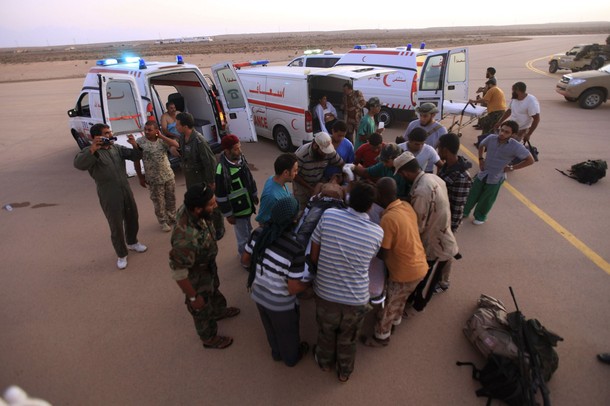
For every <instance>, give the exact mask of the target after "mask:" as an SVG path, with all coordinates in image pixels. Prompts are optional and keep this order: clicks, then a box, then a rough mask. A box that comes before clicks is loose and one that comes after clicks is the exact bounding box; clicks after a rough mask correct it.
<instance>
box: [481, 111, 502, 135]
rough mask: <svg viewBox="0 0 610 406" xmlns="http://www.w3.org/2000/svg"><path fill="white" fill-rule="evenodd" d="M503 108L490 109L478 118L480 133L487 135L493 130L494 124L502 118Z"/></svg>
mask: <svg viewBox="0 0 610 406" xmlns="http://www.w3.org/2000/svg"><path fill="white" fill-rule="evenodd" d="M504 111H505V110H498V111H492V112H491V113H488V114H487V115H485V116H483V117H481V118H480V119H479V126H480V127H481V133H482V134H483V135H487V134H490V133H492V132H493V129H494V125H496V123H497V122H498V120H500V119H501V118H502V115H504Z"/></svg>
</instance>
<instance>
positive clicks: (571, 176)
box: [555, 168, 578, 180]
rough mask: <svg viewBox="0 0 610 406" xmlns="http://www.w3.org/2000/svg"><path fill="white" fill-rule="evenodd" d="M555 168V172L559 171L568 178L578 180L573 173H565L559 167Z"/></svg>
mask: <svg viewBox="0 0 610 406" xmlns="http://www.w3.org/2000/svg"><path fill="white" fill-rule="evenodd" d="M555 170H556V171H557V172H559V173H561V174H563V175H565V176H567V177H568V178H572V179H576V180H578V178H577V177H576V176H574V175H568V174H567V173H565V172H564V171H562V170H561V169H557V168H555Z"/></svg>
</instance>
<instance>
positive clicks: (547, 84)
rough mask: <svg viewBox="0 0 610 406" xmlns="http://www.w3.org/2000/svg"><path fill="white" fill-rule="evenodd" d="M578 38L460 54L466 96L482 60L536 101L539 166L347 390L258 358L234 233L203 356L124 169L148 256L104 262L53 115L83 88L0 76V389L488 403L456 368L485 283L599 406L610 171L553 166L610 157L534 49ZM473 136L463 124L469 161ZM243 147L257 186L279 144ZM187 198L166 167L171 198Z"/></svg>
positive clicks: (560, 382)
mask: <svg viewBox="0 0 610 406" xmlns="http://www.w3.org/2000/svg"><path fill="white" fill-rule="evenodd" d="M589 41H603V36H601V35H600V36H560V37H537V38H534V39H532V40H528V41H522V42H513V43H506V44H492V45H481V46H473V47H470V89H471V93H473V92H474V89H476V88H477V87H478V86H479V85H481V84H482V83H483V82H484V73H485V68H486V67H487V66H495V67H496V69H497V70H498V72H497V78H498V85H499V86H500V87H501V88H502V89H503V90H504V92H505V93H506V95H507V96H508V95H509V93H510V87H511V85H512V83H514V82H516V81H524V82H526V83H527V85H528V91H529V92H530V93H532V94H534V95H535V96H537V97H538V99H539V101H540V103H541V108H542V115H541V117H542V122H541V124H540V126H539V128H538V129H537V130H536V132H535V133H534V136H533V138H532V141H533V143H534V144H535V145H536V146H537V147H538V148H539V150H540V162H538V163H536V164H535V165H534V166H532V167H529V168H527V169H524V170H523V171H518V172H515V173H511V174H510V175H509V179H508V183H509V184H510V185H511V186H512V187H513V188H514V189H515V190H516V191H518V192H520V193H521V194H522V196H523V197H524V198H525V200H523V199H521V200H519V199H517V198H516V197H515V194H513V193H511V190H509V189H508V188H503V190H502V191H501V192H500V196H499V198H498V201H497V203H496V205H495V207H494V208H493V210H492V212H491V214H490V218H489V221H488V222H487V223H486V224H485V225H483V226H474V225H472V224H470V223H465V224H464V225H463V226H462V227H461V228H460V230H459V232H458V235H457V238H458V243H459V245H460V251H461V253H462V255H463V256H464V258H463V259H462V260H460V261H459V262H457V263H456V264H455V266H454V270H453V280H452V285H451V288H450V290H449V291H448V292H447V293H444V294H441V295H437V296H435V297H434V298H433V300H432V301H431V302H430V304H429V305H428V307H427V309H426V311H425V312H424V313H422V314H418V315H417V316H416V317H414V318H413V319H410V320H409V321H408V322H407V323H405V324H403V325H401V326H399V327H398V328H397V330H396V333H395V334H394V335H393V336H392V340H391V343H390V345H389V346H388V347H386V348H381V349H375V348H367V347H363V346H361V345H360V346H359V347H358V354H357V359H356V369H355V371H354V373H353V375H352V377H351V379H350V381H349V382H348V383H346V384H340V383H339V382H338V381H337V378H336V376H335V375H334V374H331V373H323V372H321V371H320V370H319V369H318V368H317V366H316V365H315V363H314V361H313V360H312V358H311V356H308V357H307V358H306V359H304V360H303V362H301V363H299V364H298V365H297V366H296V367H294V368H288V367H285V366H284V365H282V364H281V363H276V362H273V361H272V360H271V356H270V351H269V348H268V345H267V342H266V339H265V335H264V331H263V328H262V325H261V323H260V321H259V318H258V314H257V311H256V308H255V306H254V303H253V302H252V301H251V300H250V298H249V297H248V294H247V292H246V289H245V283H246V274H245V272H244V271H243V270H242V268H241V267H240V266H239V264H238V257H237V254H236V249H235V238H234V236H233V233H232V230H231V229H230V227H231V226H230V225H227V227H228V233H227V235H226V236H225V238H224V239H223V240H222V241H221V242H220V249H221V252H220V255H219V257H218V265H219V269H220V278H221V290H222V291H223V292H224V294H225V295H226V297H227V298H228V300H229V303H230V305H233V306H239V307H241V309H242V313H241V315H240V316H239V317H237V318H235V319H231V320H227V321H222V322H220V333H222V334H227V335H231V336H233V337H234V338H235V343H234V344H233V346H232V347H230V348H229V349H227V350H224V351H213V350H204V349H203V348H202V347H201V343H200V341H199V340H198V337H197V335H196V334H195V332H194V329H193V325H192V321H191V319H190V316H189V315H188V313H187V312H186V311H185V309H184V305H183V297H182V295H181V292H180V290H179V288H178V287H177V285H176V284H175V282H173V281H172V279H171V278H170V274H169V268H168V263H167V254H168V250H169V235H168V234H166V233H162V232H161V231H160V230H159V226H158V224H157V222H156V219H155V217H154V213H153V209H152V204H151V202H150V199H149V197H148V192H147V190H144V189H143V188H141V187H140V186H139V185H138V183H137V181H136V180H135V179H131V186H132V189H133V191H134V194H135V197H136V200H137V202H138V207H139V211H140V233H139V237H140V240H141V241H142V242H143V243H145V244H147V245H148V247H149V250H148V252H147V253H144V254H133V253H132V254H131V255H130V256H129V266H128V268H127V269H126V270H124V271H118V270H117V269H116V267H115V262H116V258H115V254H114V251H113V249H112V246H111V244H110V239H109V231H108V226H107V223H106V220H105V218H104V216H103V214H102V211H101V209H100V207H99V203H98V200H97V195H96V192H95V185H94V182H93V180H92V179H91V178H90V177H89V175H88V173H86V172H81V171H78V170H76V169H74V168H73V166H72V160H73V157H74V155H75V154H76V152H77V147H76V143H75V142H74V141H73V139H72V137H71V136H70V134H69V130H68V126H67V118H68V117H67V115H66V111H67V110H68V109H69V108H71V106H73V104H74V103H75V101H76V97H77V94H78V92H79V90H80V88H81V85H82V80H81V79H70V80H53V81H37V82H24V83H4V84H0V106H1V108H0V122H2V123H4V129H3V130H2V135H0V174H1V175H0V204H1V205H5V204H7V203H17V204H13V207H14V209H13V211H11V212H8V211H5V210H1V211H0V241H1V243H0V255H1V258H2V261H1V263H2V265H1V269H2V271H1V276H0V278H1V279H0V309H1V310H0V389H1V390H3V388H6V387H7V386H9V385H10V384H18V385H20V386H22V387H23V388H24V389H25V390H26V391H28V392H30V393H31V394H32V395H34V396H37V397H41V398H44V399H46V400H48V401H50V402H51V403H52V404H54V405H182V404H197V405H199V404H201V405H237V404H240V405H241V404H246V405H286V404H295V405H298V404H307V405H330V404H332V405H348V404H350V405H361V404H362V405H364V404H369V405H370V404H375V405H398V404H404V405H422V406H425V405H448V404H454V405H484V404H485V400H483V399H478V398H476V397H475V394H474V391H475V389H476V388H477V387H478V385H477V383H476V382H474V381H473V380H472V379H471V377H470V370H469V369H467V368H459V367H457V366H456V365H455V361H456V360H461V361H469V360H472V361H475V362H477V363H478V364H479V365H480V366H482V365H483V362H484V360H483V359H482V357H481V356H480V355H479V354H478V353H477V352H476V351H475V350H474V349H473V348H472V347H471V345H470V344H469V343H468V341H467V340H466V339H465V337H464V336H463V334H462V331H461V329H462V326H463V324H464V322H465V320H466V319H467V318H468V317H469V315H470V314H471V312H472V310H473V309H474V306H475V303H476V299H477V298H478V297H479V295H480V294H481V293H486V294H488V295H492V296H495V297H497V298H499V299H501V300H503V301H504V303H505V304H506V305H507V306H508V307H509V308H510V309H512V308H513V305H512V301H511V298H510V294H509V290H508V286H512V287H513V288H514V289H515V292H516V294H517V297H518V300H519V305H520V307H521V309H522V311H523V312H524V313H525V315H526V316H528V317H535V318H538V319H540V320H541V321H542V322H543V324H544V325H545V326H546V327H548V328H549V329H551V330H554V331H556V332H557V333H558V334H560V335H561V336H563V337H564V339H565V341H564V342H561V343H560V344H559V346H558V348H557V351H558V353H559V358H560V362H559V369H558V370H557V372H556V373H555V375H554V376H553V378H552V380H551V381H550V383H549V389H550V391H551V398H552V401H553V404H554V405H556V406H557V405H560V406H561V405H566V406H568V405H570V406H571V405H587V406H589V405H600V406H601V405H608V404H610V385H608V382H609V380H610V366H608V365H603V364H601V363H599V362H598V361H597V360H596V359H595V355H596V354H597V353H598V352H608V351H610V328H609V327H610V324H609V323H608V318H607V317H608V314H609V313H610V312H609V311H610V295H609V294H608V292H609V291H610V279H609V273H610V265H609V264H608V262H609V261H610V243H609V242H608V230H609V225H610V220H609V218H608V206H609V203H610V186H609V185H610V177H607V178H605V179H603V180H601V181H600V182H599V183H598V184H596V185H593V186H587V185H582V184H579V183H577V182H576V181H575V180H572V179H568V178H566V177H564V176H562V175H561V174H559V173H558V172H557V171H556V170H555V168H559V169H567V168H569V167H570V166H571V165H572V164H574V163H577V162H580V161H583V160H586V159H597V158H601V159H606V160H608V161H610V146H609V145H610V144H609V143H608V136H609V135H610V134H609V130H608V128H610V105H609V104H604V105H602V106H601V107H600V108H598V109H596V110H592V111H587V110H582V109H580V108H579V107H578V106H577V105H576V104H574V103H568V102H566V101H564V100H563V98H562V97H561V96H560V95H559V94H557V93H555V90H554V88H555V82H556V81H557V80H558V79H559V78H560V77H561V74H562V73H565V72H562V71H560V72H558V73H556V74H553V75H551V74H548V73H544V72H546V71H547V60H548V58H547V56H548V55H550V54H553V53H556V52H562V51H565V50H567V49H569V48H570V47H571V46H572V45H574V44H577V43H585V42H589ZM528 62H530V63H529V65H527V66H526V64H527V63H528ZM528 66H529V67H530V68H533V69H534V70H532V69H529V68H528ZM536 70H538V71H536ZM83 74H84V72H83ZM445 123H448V124H449V123H450V120H447V121H445ZM404 127H405V125H404V124H402V125H400V126H397V127H395V128H390V129H388V130H387V131H386V134H384V138H385V139H386V140H388V141H389V140H393V139H394V138H395V136H396V135H398V134H400V133H402V132H403V131H404ZM476 135H477V133H476V132H475V130H474V129H473V128H472V127H467V128H465V129H464V130H463V137H462V141H463V146H464V147H465V151H464V154H465V155H468V156H470V155H471V154H472V152H474V147H473V145H472V143H473V141H474V140H475V138H476ZM243 150H244V153H245V154H246V156H247V157H248V160H249V162H251V163H252V164H253V165H254V167H255V171H254V176H255V178H256V180H257V182H258V184H259V187H260V188H261V189H262V186H263V184H264V181H265V179H266V178H267V177H268V176H270V175H271V174H272V163H273V160H274V158H275V156H277V155H278V153H279V150H278V149H277V148H276V147H275V146H274V144H273V143H272V142H270V141H267V140H262V141H260V142H259V143H257V144H247V145H244V146H243ZM471 173H472V174H474V173H476V164H475V168H473V170H472V171H471ZM609 176H610V175H609ZM184 191H185V187H184V178H183V177H182V175H181V174H178V175H177V196H178V199H179V200H181V196H182V195H183V193H184ZM524 201H525V203H524ZM534 206H535V207H534ZM545 215H546V216H548V217H545ZM543 218H544V219H546V221H545V220H543ZM549 219H550V220H549ZM553 221H554V222H553ZM549 224H551V225H549ZM301 318H302V325H301V330H302V337H303V339H305V340H307V341H308V342H309V343H311V344H313V343H315V338H316V323H315V317H314V303H313V302H312V301H305V302H303V303H302V312H301ZM370 321H371V320H370V319H369V323H367V325H366V329H367V331H370V329H371V323H370Z"/></svg>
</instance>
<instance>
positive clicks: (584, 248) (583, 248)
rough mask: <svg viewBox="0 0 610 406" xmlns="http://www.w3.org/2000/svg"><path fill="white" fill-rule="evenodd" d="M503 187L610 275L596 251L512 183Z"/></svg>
mask: <svg viewBox="0 0 610 406" xmlns="http://www.w3.org/2000/svg"><path fill="white" fill-rule="evenodd" d="M461 150H462V151H463V152H464V153H465V154H466V155H468V157H469V158H470V159H471V160H472V161H473V162H476V163H477V165H478V157H477V156H475V155H474V154H473V153H472V152H470V151H469V150H468V149H467V148H466V147H464V146H463V145H462V146H461ZM503 185H504V187H505V188H506V189H507V190H508V191H509V192H510V193H511V194H512V195H513V196H515V197H516V198H517V200H519V201H520V202H521V203H523V204H524V205H525V207H527V208H528V209H530V211H531V212H533V213H534V214H535V215H537V216H538V217H539V218H540V219H541V220H542V221H544V222H545V223H546V224H548V225H549V226H550V227H551V228H552V229H553V230H555V231H556V232H557V233H558V234H559V235H561V236H562V237H563V238H565V239H566V240H567V241H568V242H569V243H570V244H572V245H573V246H574V247H576V249H577V250H579V251H580V252H582V253H583V254H584V255H585V256H586V257H587V258H589V260H591V262H593V263H594V264H595V265H597V266H598V267H599V268H601V269H602V270H603V271H604V272H606V273H607V274H608V275H610V263H608V261H606V260H605V259H604V258H602V257H601V256H600V255H599V254H597V253H596V252H595V251H593V250H592V249H591V248H589V247H588V246H587V245H586V244H585V243H584V242H582V241H580V240H579V239H578V238H577V237H576V236H575V235H574V234H572V233H571V232H569V231H568V230H567V229H566V228H565V227H563V226H562V225H561V224H559V223H558V222H557V221H555V220H554V219H553V218H552V217H551V216H549V215H548V214H546V213H545V212H544V211H543V210H542V209H541V208H540V207H538V206H536V205H535V204H534V203H533V202H532V201H531V200H529V199H528V198H527V197H525V196H524V195H523V193H521V192H519V191H518V190H517V189H515V187H514V186H512V185H511V184H510V183H508V182H507V181H505V182H504V184H503Z"/></svg>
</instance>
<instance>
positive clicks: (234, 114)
mask: <svg viewBox="0 0 610 406" xmlns="http://www.w3.org/2000/svg"><path fill="white" fill-rule="evenodd" d="M211 71H212V76H210V75H204V74H203V73H202V72H201V71H200V70H199V68H198V67H197V66H196V65H191V64H186V63H184V60H183V59H182V57H181V56H177V58H176V62H175V63H171V62H146V61H144V60H143V59H141V58H137V57H131V58H123V59H104V60H100V61H97V63H96V66H95V67H92V68H91V69H90V70H89V72H88V73H87V76H86V77H85V82H84V84H83V88H82V90H81V92H80V95H79V96H78V99H77V101H76V106H75V107H74V108H73V109H70V110H69V111H68V116H69V117H70V118H69V126H70V132H71V134H72V136H73V137H74V140H75V141H76V143H77V144H78V146H79V147H80V148H81V149H82V148H84V147H86V146H87V145H89V143H90V140H91V134H90V133H89V130H90V128H91V127H92V126H93V125H94V124H97V123H105V124H108V125H109V126H110V128H111V129H112V131H113V133H114V135H115V136H116V137H117V138H118V140H117V143H118V144H121V145H127V135H128V134H133V135H134V136H136V138H137V137H139V136H140V135H143V134H144V124H146V122H147V121H149V120H154V121H156V122H157V123H159V125H160V124H161V123H160V120H161V115H162V114H163V113H164V112H165V103H166V102H167V101H173V102H174V103H175V104H176V108H177V109H178V110H179V111H182V112H188V113H191V114H192V115H193V117H194V118H195V128H196V129H197V131H199V132H200V133H202V134H203V135H204V137H205V138H206V140H207V141H208V142H209V143H210V145H211V146H212V148H213V149H214V150H215V151H218V150H219V143H220V139H221V137H223V136H224V135H225V134H228V133H232V134H235V135H237V136H238V137H239V138H240V139H241V140H242V141H243V142H254V141H256V140H257V137H256V130H255V128H254V125H253V121H252V111H251V109H250V106H249V105H248V101H247V100H246V97H245V94H244V90H243V87H242V85H241V83H240V81H239V78H238V77H237V75H236V74H235V70H234V69H233V66H232V64H231V63H229V62H226V63H220V64H217V65H214V66H213V67H212V69H211ZM212 77H213V78H212ZM127 172H128V174H130V175H132V174H134V173H135V171H134V170H133V165H128V169H127Z"/></svg>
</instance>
